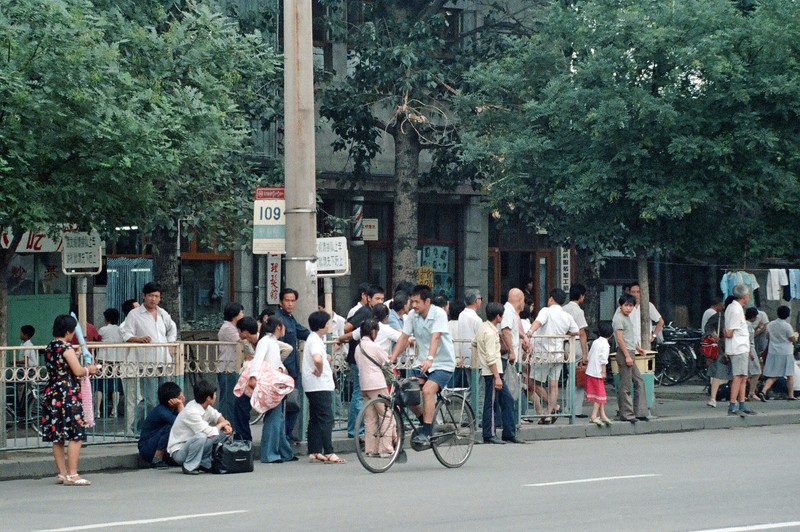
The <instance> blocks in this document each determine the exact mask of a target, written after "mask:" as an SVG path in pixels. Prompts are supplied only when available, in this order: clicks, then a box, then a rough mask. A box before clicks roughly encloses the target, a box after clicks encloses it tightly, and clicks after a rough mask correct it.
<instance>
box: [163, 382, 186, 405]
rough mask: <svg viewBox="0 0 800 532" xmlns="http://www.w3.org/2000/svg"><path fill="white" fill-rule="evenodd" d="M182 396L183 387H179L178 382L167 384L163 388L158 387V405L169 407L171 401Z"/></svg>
mask: <svg viewBox="0 0 800 532" xmlns="http://www.w3.org/2000/svg"><path fill="white" fill-rule="evenodd" d="M180 394H181V387H180V386H178V383H177V382H172V381H169V382H165V383H164V384H162V385H161V386H159V387H158V404H161V405H164V406H167V403H169V400H170V399H175V398H176V397H178V396H180Z"/></svg>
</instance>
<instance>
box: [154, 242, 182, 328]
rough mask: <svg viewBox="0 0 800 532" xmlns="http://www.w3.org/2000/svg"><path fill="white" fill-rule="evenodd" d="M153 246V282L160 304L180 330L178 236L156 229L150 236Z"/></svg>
mask: <svg viewBox="0 0 800 532" xmlns="http://www.w3.org/2000/svg"><path fill="white" fill-rule="evenodd" d="M150 237H151V242H152V245H153V281H155V282H157V283H158V284H160V285H161V304H160V306H161V307H163V308H164V310H166V311H167V312H169V315H170V316H172V319H173V320H174V321H175V324H176V325H177V327H178V330H180V329H181V316H180V303H179V302H180V291H179V290H180V286H179V284H178V265H179V263H180V259H179V258H178V235H177V234H176V233H174V232H173V231H171V230H169V229H166V228H161V227H159V228H156V229H155V230H153V232H152V233H151V235H150Z"/></svg>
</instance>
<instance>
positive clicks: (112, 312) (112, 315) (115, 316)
mask: <svg viewBox="0 0 800 532" xmlns="http://www.w3.org/2000/svg"><path fill="white" fill-rule="evenodd" d="M103 317H104V318H105V319H106V321H107V322H108V323H110V324H111V325H116V324H118V323H119V311H118V310H117V309H115V308H107V309H105V310H104V311H103Z"/></svg>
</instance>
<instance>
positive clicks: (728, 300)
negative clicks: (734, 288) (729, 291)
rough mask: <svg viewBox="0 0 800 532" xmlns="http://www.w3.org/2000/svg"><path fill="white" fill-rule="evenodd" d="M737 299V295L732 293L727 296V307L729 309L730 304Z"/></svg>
mask: <svg viewBox="0 0 800 532" xmlns="http://www.w3.org/2000/svg"><path fill="white" fill-rule="evenodd" d="M735 300H736V296H733V295H730V296H728V297H726V298H725V308H726V309H727V308H728V305H730V304H731V303H733V302H734V301H735Z"/></svg>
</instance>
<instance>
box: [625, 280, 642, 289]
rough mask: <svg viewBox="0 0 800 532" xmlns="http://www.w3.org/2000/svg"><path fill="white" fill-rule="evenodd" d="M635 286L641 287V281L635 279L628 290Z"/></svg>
mask: <svg viewBox="0 0 800 532" xmlns="http://www.w3.org/2000/svg"><path fill="white" fill-rule="evenodd" d="M634 286H638V287H639V288H641V287H642V285H640V284H639V281H633V282H632V283H631V284H629V285H628V290H630V289H631V288H633V287H634Z"/></svg>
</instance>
